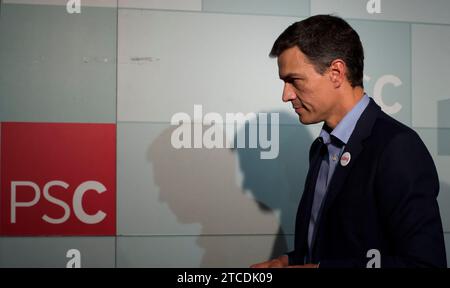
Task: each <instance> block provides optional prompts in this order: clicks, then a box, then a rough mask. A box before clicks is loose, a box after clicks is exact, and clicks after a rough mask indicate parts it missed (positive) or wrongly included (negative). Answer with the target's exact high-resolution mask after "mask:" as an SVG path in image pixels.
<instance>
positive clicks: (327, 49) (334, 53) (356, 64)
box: [270, 15, 364, 87]
mask: <svg viewBox="0 0 450 288" xmlns="http://www.w3.org/2000/svg"><path fill="white" fill-rule="evenodd" d="M294 46H297V47H298V48H299V49H300V51H302V53H303V54H305V55H306V56H307V58H308V60H309V61H310V62H311V64H313V65H314V68H315V70H316V71H317V72H318V73H320V74H323V73H324V72H325V70H326V69H327V68H328V67H330V65H331V62H333V60H335V59H342V60H343V61H344V62H345V64H346V65H347V79H348V81H349V82H350V84H351V86H352V87H355V86H361V87H364V86H363V73H364V72H363V71H364V50H363V47H362V44H361V40H360V39H359V35H358V33H356V31H355V30H353V28H352V27H351V26H350V25H349V24H348V23H347V22H346V21H345V20H344V19H342V18H340V17H336V16H332V15H316V16H312V17H309V18H307V19H305V20H302V21H299V22H296V23H294V24H292V25H291V26H289V27H288V28H287V29H286V30H284V32H283V33H281V35H280V36H278V38H277V40H276V41H275V43H274V44H273V47H272V50H271V51H270V57H278V56H280V54H281V53H283V51H284V50H286V49H289V48H292V47H294Z"/></svg>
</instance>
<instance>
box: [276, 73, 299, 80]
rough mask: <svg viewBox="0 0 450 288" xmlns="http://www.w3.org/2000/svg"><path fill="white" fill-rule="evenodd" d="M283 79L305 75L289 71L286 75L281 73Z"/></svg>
mask: <svg viewBox="0 0 450 288" xmlns="http://www.w3.org/2000/svg"><path fill="white" fill-rule="evenodd" d="M279 77H280V79H281V80H289V79H293V78H304V77H303V75H301V74H297V73H288V74H286V75H279Z"/></svg>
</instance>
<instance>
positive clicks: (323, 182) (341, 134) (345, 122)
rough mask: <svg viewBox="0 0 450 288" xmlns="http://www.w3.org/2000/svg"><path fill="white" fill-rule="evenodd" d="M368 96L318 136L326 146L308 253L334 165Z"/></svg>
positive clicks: (318, 180) (366, 102) (316, 191)
mask: <svg viewBox="0 0 450 288" xmlns="http://www.w3.org/2000/svg"><path fill="white" fill-rule="evenodd" d="M369 101H370V98H369V96H367V94H364V96H363V97H362V98H361V100H360V101H359V102H358V103H357V104H356V105H355V106H354V107H353V108H352V110H350V112H348V113H347V114H346V115H345V117H344V118H343V119H342V120H341V121H340V122H339V123H338V125H337V126H336V128H334V130H333V131H331V133H330V130H331V129H330V128H328V126H326V124H324V126H323V128H322V131H321V132H320V136H319V137H321V138H322V140H323V143H324V144H326V146H327V148H328V153H325V155H324V156H323V159H322V163H321V165H320V170H319V174H318V176H317V182H316V188H315V191H314V200H313V206H312V209H311V217H310V220H309V227H308V247H309V255H311V249H312V243H313V239H314V238H315V232H316V231H315V229H316V224H317V223H318V222H319V217H320V211H321V209H322V204H323V200H324V198H325V196H326V193H327V191H328V184H329V183H330V180H331V177H332V176H333V173H334V170H335V169H336V165H338V163H339V162H340V157H341V154H342V152H343V151H344V148H345V145H346V144H347V142H348V139H349V138H350V136H351V135H352V133H353V130H354V129H355V126H356V123H357V122H358V120H359V117H360V116H361V114H362V113H363V112H364V110H365V109H366V107H367V105H368V104H369Z"/></svg>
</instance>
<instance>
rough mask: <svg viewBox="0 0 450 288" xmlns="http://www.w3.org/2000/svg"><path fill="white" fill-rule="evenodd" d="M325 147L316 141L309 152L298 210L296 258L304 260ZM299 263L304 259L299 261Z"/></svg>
mask: <svg viewBox="0 0 450 288" xmlns="http://www.w3.org/2000/svg"><path fill="white" fill-rule="evenodd" d="M322 145H324V144H322V143H320V141H319V139H316V140H315V141H314V142H313V144H312V145H311V149H310V152H309V170H308V174H307V176H306V180H305V187H304V190H303V196H302V199H301V201H300V203H299V206H298V209H297V217H296V221H295V251H296V257H299V258H302V257H304V255H306V253H307V249H308V248H307V237H308V225H309V217H310V216H311V208H312V203H313V199H314V190H315V186H316V181H317V176H318V174H319V169H320V163H321V157H320V150H321V149H320V148H321V146H322ZM297 261H299V263H300V262H301V261H303V259H297Z"/></svg>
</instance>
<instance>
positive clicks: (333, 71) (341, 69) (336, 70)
mask: <svg viewBox="0 0 450 288" xmlns="http://www.w3.org/2000/svg"><path fill="white" fill-rule="evenodd" d="M328 71H329V77H330V80H331V82H332V83H333V86H334V88H339V87H340V86H341V85H342V84H343V83H344V81H346V80H347V76H346V75H347V65H345V62H344V60H342V59H335V60H333V62H331V64H330V67H329V68H328Z"/></svg>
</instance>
